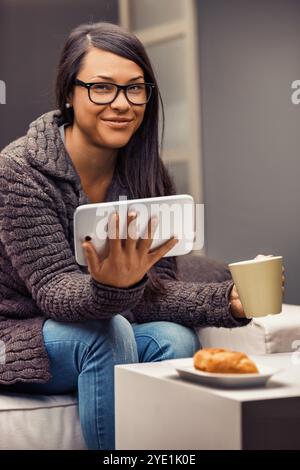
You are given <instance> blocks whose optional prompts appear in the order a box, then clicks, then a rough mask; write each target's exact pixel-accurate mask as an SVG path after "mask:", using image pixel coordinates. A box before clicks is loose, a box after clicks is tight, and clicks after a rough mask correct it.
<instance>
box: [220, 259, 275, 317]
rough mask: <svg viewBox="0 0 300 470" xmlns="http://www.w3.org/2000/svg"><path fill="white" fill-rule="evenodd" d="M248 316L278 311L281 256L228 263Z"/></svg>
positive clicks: (259, 315)
mask: <svg viewBox="0 0 300 470" xmlns="http://www.w3.org/2000/svg"><path fill="white" fill-rule="evenodd" d="M229 269H230V272H231V275H232V279H233V282H234V284H235V286H236V288H237V291H238V294H239V296H240V299H241V302H242V305H243V308H244V312H245V315H246V317H247V318H252V317H263V316H265V315H270V314H271V315H272V314H276V313H281V310H282V256H272V257H266V258H258V259H251V260H248V261H241V262H238V263H231V264H229Z"/></svg>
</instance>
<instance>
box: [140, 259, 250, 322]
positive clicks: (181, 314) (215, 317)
mask: <svg viewBox="0 0 300 470" xmlns="http://www.w3.org/2000/svg"><path fill="white" fill-rule="evenodd" d="M155 268H156V272H157V273H158V275H159V277H160V279H161V280H162V281H163V284H164V286H165V288H166V293H165V294H164V295H161V296H157V298H152V299H151V300H150V299H149V300H148V298H147V296H146V295H144V296H143V297H142V298H141V299H140V300H139V302H138V303H137V304H136V305H135V306H134V308H133V309H132V312H133V314H134V317H135V320H136V321H137V322H138V323H144V322H149V321H156V320H164V321H172V322H176V323H180V324H182V325H185V326H190V327H199V326H216V327H229V328H233V327H238V326H244V325H247V324H248V323H249V322H250V320H249V319H247V318H242V319H237V318H235V317H233V315H232V314H231V311H230V303H229V295H230V291H231V289H232V287H233V282H232V280H227V281H223V282H191V281H189V282H186V281H181V280H179V279H178V275H177V273H176V271H175V267H174V260H173V258H172V257H165V258H161V260H160V261H159V262H158V263H156V265H155ZM146 290H147V288H146ZM146 299H147V300H146Z"/></svg>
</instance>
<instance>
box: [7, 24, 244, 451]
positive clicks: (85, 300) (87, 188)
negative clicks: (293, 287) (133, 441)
mask: <svg viewBox="0 0 300 470" xmlns="http://www.w3.org/2000/svg"><path fill="white" fill-rule="evenodd" d="M56 96H57V107H58V109H57V110H55V111H50V112H48V113H46V114H44V115H42V116H41V117H39V118H38V119H36V120H35V121H34V122H32V123H31V124H30V126H29V129H28V132H27V134H26V135H25V136H24V137H21V138H19V139H18V140H16V141H14V142H12V143H11V144H10V145H8V146H7V147H6V148H5V149H3V151H2V152H1V158H0V227H1V229H0V320H1V323H0V340H1V341H3V344H4V345H5V351H6V361H5V363H4V364H1V365H0V383H1V384H2V386H4V387H8V388H10V389H11V388H13V389H14V390H17V391H20V392H21V391H25V392H27V393H28V392H29V393H43V394H59V393H67V392H70V391H74V390H78V400H79V416H80V422H81V426H82V431H83V435H84V438H85V441H86V444H87V447H88V448H89V449H113V448H114V446H115V442H114V365H115V364H122V363H134V362H151V361H161V360H164V359H171V358H179V357H187V356H192V355H193V353H194V352H195V351H196V350H197V349H198V348H199V347H200V345H199V342H198V339H197V336H196V334H195V332H194V330H193V327H196V326H201V325H215V326H226V327H235V326H242V325H245V324H246V323H247V322H248V321H249V320H247V319H246V318H245V316H244V312H243V309H242V306H241V303H240V301H239V298H238V295H237V292H236V289H235V287H234V286H233V283H232V282H231V281H224V282H219V283H197V282H183V281H179V280H178V279H177V276H176V260H175V259H174V258H170V257H167V258H162V256H163V255H164V254H165V253H166V252H167V251H169V250H170V249H171V248H172V247H173V246H174V244H175V243H176V240H174V239H170V240H169V241H167V242H166V243H165V244H164V245H163V246H162V247H160V248H159V249H156V250H155V251H154V252H151V253H149V247H150V245H151V240H152V239H151V236H152V234H153V225H152V222H153V221H152V220H150V221H149V226H148V234H149V237H148V238H145V239H143V238H140V239H139V240H135V239H134V238H130V237H128V238H127V239H126V240H125V243H121V241H120V239H119V238H118V237H117V238H116V239H113V238H112V237H111V238H110V240H109V253H108V255H107V257H106V258H105V259H100V258H99V257H98V255H97V253H96V251H95V249H94V246H93V243H92V241H91V240H87V241H86V242H84V243H83V246H84V249H85V254H86V257H87V260H88V268H83V267H81V266H79V265H77V263H76V261H75V257H74V247H73V244H74V238H73V237H74V234H73V214H74V210H75V209H76V207H77V206H78V205H80V204H85V203H90V202H93V203H94V202H102V201H111V200H118V198H119V196H121V195H126V196H127V197H128V198H137V197H151V196H160V195H169V194H173V193H174V188H173V185H172V182H171V180H170V178H169V175H168V173H167V171H166V169H165V167H164V165H163V163H162V161H161V159H160V157H159V145H158V107H159V96H160V95H159V90H158V85H157V83H156V80H155V77H154V74H153V70H152V67H151V64H150V62H149V59H148V57H147V54H146V52H145V49H144V47H143V45H142V44H141V43H140V42H139V40H138V39H137V38H136V37H135V36H134V35H133V34H130V33H129V32H126V31H125V30H123V29H121V28H120V27H118V26H116V25H112V24H107V23H98V24H94V25H91V24H88V25H81V26H79V27H77V28H76V29H75V30H73V31H72V32H71V34H70V36H69V38H68V39H67V41H66V44H65V46H64V48H63V51H62V55H61V58H60V62H59V66H58V73H57V79H56ZM134 218H135V216H134V215H132V214H129V215H128V224H129V223H131V222H134ZM111 223H112V224H113V225H112V226H114V227H115V228H116V229H117V228H118V218H117V217H116V216H115V218H112V219H111Z"/></svg>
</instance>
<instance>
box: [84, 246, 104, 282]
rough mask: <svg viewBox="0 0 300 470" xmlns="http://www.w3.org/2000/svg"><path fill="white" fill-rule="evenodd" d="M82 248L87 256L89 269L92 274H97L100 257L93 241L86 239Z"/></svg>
mask: <svg viewBox="0 0 300 470" xmlns="http://www.w3.org/2000/svg"><path fill="white" fill-rule="evenodd" d="M82 248H83V251H84V254H85V257H86V261H87V265H88V270H89V273H90V274H91V275H93V274H95V273H96V272H97V270H98V267H99V263H100V258H99V255H98V253H97V251H96V248H95V247H94V245H93V243H92V242H91V241H85V242H84V243H83V244H82Z"/></svg>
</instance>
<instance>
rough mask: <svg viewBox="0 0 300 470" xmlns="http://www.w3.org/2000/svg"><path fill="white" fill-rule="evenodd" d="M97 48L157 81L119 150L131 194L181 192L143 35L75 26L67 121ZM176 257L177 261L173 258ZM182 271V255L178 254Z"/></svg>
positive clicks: (64, 84) (65, 80) (69, 50)
mask: <svg viewBox="0 0 300 470" xmlns="http://www.w3.org/2000/svg"><path fill="white" fill-rule="evenodd" d="M91 47H95V48H98V49H102V50H105V51H108V52H112V53H113V54H117V55H119V56H121V57H124V58H126V59H129V60H131V61H133V62H135V63H136V64H137V65H139V66H140V67H141V69H142V70H143V72H144V75H145V81H146V82H151V83H153V84H154V85H155V88H154V90H153V94H152V96H151V99H150V101H149V102H148V103H147V105H146V110H145V114H144V119H143V122H142V124H141V125H140V127H139V128H138V130H137V131H136V132H135V134H134V135H133V136H132V137H131V139H130V140H129V142H128V143H127V145H125V146H124V147H122V148H121V149H119V152H118V159H117V165H118V172H119V175H121V177H122V178H123V179H124V182H125V184H126V186H127V187H128V189H129V193H130V197H132V198H144V197H155V196H167V195H171V194H176V191H175V185H174V182H173V180H172V179H171V177H170V175H169V173H168V171H167V169H166V167H165V165H164V163H163V162H162V160H161V158H160V154H159V152H160V149H161V150H162V143H163V137H164V107H163V102H162V99H161V95H160V92H159V88H158V84H157V81H156V78H155V75H154V72H153V68H152V65H151V63H150V60H149V57H148V55H147V52H146V50H145V48H144V46H143V44H142V43H141V42H140V41H139V39H138V38H137V37H136V36H135V35H134V34H132V33H131V32H129V31H127V30H126V29H124V28H121V27H120V26H118V25H115V24H111V23H92V24H83V25H80V26H78V27H76V28H75V29H73V30H72V31H71V33H70V35H69V37H68V38H67V41H66V43H65V45H64V47H63V50H62V53H61V57H60V61H59V64H58V70H57V76H56V85H55V92H56V104H57V106H58V108H59V109H60V111H61V113H62V117H63V119H64V121H65V122H71V123H72V121H73V117H74V116H73V111H72V108H69V109H67V108H66V107H65V104H66V102H67V101H68V97H69V96H70V94H71V93H72V90H73V84H74V80H75V78H76V76H77V73H78V71H79V69H80V66H81V64H82V61H83V59H84V56H85V54H86V53H87V52H88V50H89V49H90V48H91ZM159 104H160V105H161V110H162V132H161V139H160V142H159V137H158V134H159V124H158V121H159ZM170 261H171V260H170ZM172 263H173V267H174V270H175V272H177V263H176V258H175V257H173V258H172ZM148 274H149V277H150V281H151V282H150V285H149V289H150V296H151V295H152V294H153V295H155V294H162V293H164V292H165V289H164V286H163V283H162V282H161V281H160V279H159V277H158V275H157V273H156V271H155V268H154V267H152V268H151V270H150V272H149V273H148Z"/></svg>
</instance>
